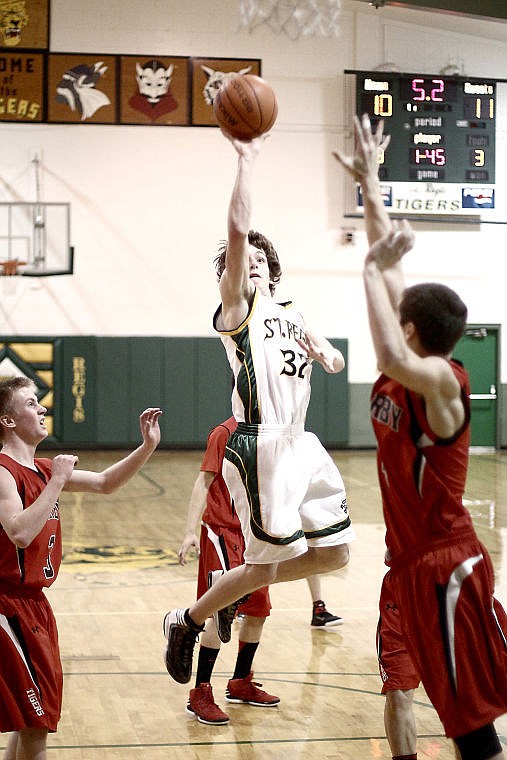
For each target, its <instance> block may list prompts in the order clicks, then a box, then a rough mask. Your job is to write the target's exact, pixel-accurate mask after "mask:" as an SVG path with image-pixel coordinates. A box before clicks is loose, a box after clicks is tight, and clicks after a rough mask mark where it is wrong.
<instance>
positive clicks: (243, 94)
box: [213, 74, 278, 140]
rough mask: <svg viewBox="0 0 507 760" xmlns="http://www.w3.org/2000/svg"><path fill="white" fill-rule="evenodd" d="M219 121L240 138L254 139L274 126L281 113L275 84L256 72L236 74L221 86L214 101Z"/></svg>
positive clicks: (224, 128)
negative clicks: (273, 85) (256, 74)
mask: <svg viewBox="0 0 507 760" xmlns="http://www.w3.org/2000/svg"><path fill="white" fill-rule="evenodd" d="M213 113H214V115H215V119H216V120H217V122H218V124H219V125H220V126H221V127H222V129H223V130H224V131H225V132H227V133H228V134H229V135H231V137H234V138H236V139H237V140H253V138H254V137H259V135H262V134H264V132H267V131H268V130H270V129H271V127H272V126H273V124H274V123H275V120H276V117H277V114H278V103H277V102H276V95H275V93H274V90H273V88H272V87H271V85H269V84H268V83H267V82H266V81H265V80H264V79H261V77H258V76H255V75H254V74H237V75H236V76H234V77H231V79H229V80H228V81H226V82H225V83H224V84H223V85H222V86H221V87H220V89H219V90H218V92H217V94H216V96H215V100H214V101H213Z"/></svg>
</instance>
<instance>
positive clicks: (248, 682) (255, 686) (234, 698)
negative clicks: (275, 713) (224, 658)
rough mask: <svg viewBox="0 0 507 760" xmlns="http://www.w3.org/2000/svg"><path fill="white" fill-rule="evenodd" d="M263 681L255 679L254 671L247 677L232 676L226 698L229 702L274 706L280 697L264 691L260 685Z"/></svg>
mask: <svg viewBox="0 0 507 760" xmlns="http://www.w3.org/2000/svg"><path fill="white" fill-rule="evenodd" d="M260 686H262V684H261V683H256V682H255V681H254V680H253V673H252V672H250V674H249V675H247V676H246V678H231V680H230V681H229V683H228V684H227V689H226V692H225V698H226V700H227V701H228V702H234V703H236V704H241V703H243V704H246V705H255V706H256V707H274V706H275V705H277V704H278V703H279V701H280V697H275V696H273V695H272V694H268V693H267V691H263V690H262V689H260V688H259V687H260Z"/></svg>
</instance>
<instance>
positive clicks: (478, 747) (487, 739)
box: [454, 723, 502, 760]
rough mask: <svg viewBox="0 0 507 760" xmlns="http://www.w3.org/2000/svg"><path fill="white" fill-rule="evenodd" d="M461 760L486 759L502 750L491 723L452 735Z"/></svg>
mask: <svg viewBox="0 0 507 760" xmlns="http://www.w3.org/2000/svg"><path fill="white" fill-rule="evenodd" d="M454 742H455V743H456V744H457V745H458V749H459V751H460V753H461V758H462V760H488V758H490V757H494V756H495V755H499V754H500V752H501V751H502V747H501V746H500V741H499V739H498V735H497V733H496V731H495V727H494V725H493V723H488V725H487V726H482V728H478V729H477V731H471V732H470V733H469V734H463V736H456V737H454Z"/></svg>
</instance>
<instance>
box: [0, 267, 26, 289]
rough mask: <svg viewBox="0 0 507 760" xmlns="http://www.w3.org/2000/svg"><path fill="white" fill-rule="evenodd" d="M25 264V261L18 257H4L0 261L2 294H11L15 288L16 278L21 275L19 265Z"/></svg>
mask: <svg viewBox="0 0 507 760" xmlns="http://www.w3.org/2000/svg"><path fill="white" fill-rule="evenodd" d="M24 266H26V261H20V260H19V259H5V260H4V261H0V267H2V271H1V272H0V278H1V280H2V290H3V292H4V295H6V296H9V295H13V294H14V293H15V292H16V290H17V284H18V278H19V276H20V275H21V272H20V271H19V267H24Z"/></svg>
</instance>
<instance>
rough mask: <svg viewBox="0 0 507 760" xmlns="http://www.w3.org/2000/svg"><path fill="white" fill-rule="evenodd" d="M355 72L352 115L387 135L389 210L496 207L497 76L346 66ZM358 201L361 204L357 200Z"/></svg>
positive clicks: (383, 159) (384, 178)
mask: <svg viewBox="0 0 507 760" xmlns="http://www.w3.org/2000/svg"><path fill="white" fill-rule="evenodd" d="M345 73H346V74H354V75H355V96H356V108H355V110H356V114H357V115H358V116H359V117H360V116H361V115H362V114H364V113H367V114H368V115H369V116H370V119H371V121H372V125H373V128H375V125H376V124H377V123H378V121H379V120H383V122H384V132H385V133H386V134H388V135H390V137H391V140H390V144H389V146H388V148H387V149H386V151H385V152H384V153H383V155H380V156H379V177H380V180H381V182H382V185H383V188H382V189H383V194H384V202H385V203H386V205H388V206H390V207H391V210H392V211H397V212H400V213H414V214H416V213H422V214H451V215H456V214H458V215H459V214H480V213H481V211H483V210H485V209H494V207H495V128H496V125H495V121H496V92H497V81H498V80H494V81H493V80H490V79H478V78H472V77H454V76H453V77H448V76H441V75H431V74H402V73H398V72H379V71H370V72H368V71H352V70H347V71H345ZM358 206H359V207H360V206H361V199H360V197H359V200H358Z"/></svg>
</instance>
